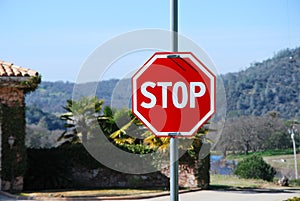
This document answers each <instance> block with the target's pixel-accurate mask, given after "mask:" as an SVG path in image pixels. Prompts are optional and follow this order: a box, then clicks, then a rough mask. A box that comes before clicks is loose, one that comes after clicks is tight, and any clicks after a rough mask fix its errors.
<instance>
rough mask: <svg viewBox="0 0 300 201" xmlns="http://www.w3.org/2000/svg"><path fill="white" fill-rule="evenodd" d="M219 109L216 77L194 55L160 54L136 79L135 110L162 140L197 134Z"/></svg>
mask: <svg viewBox="0 0 300 201" xmlns="http://www.w3.org/2000/svg"><path fill="white" fill-rule="evenodd" d="M215 107H216V77H215V75H214V74H213V73H212V72H211V71H210V70H209V69H208V68H207V67H206V66H205V65H204V64H203V63H202V62H201V61H200V60H199V59H197V58H196V57H195V56H194V55H193V54H192V53H190V52H173V53H172V52H157V53H155V54H154V55H153V56H152V57H151V58H150V59H149V60H148V61H147V62H146V63H145V64H144V65H143V66H142V67H141V68H140V69H139V70H138V71H137V72H136V73H135V74H134V75H133V77H132V111H133V113H134V115H135V116H136V117H138V118H139V119H140V120H141V121H142V122H143V123H144V124H145V125H146V126H147V127H148V128H149V129H150V130H151V131H152V132H153V133H154V134H155V135H156V136H158V137H165V136H169V135H170V134H171V133H176V134H178V135H180V136H190V135H193V134H194V133H195V132H197V130H198V129H199V128H200V127H201V126H202V125H203V124H204V123H205V122H206V121H208V120H209V119H210V117H211V116H212V115H213V114H214V113H215V111H216V109H215Z"/></svg>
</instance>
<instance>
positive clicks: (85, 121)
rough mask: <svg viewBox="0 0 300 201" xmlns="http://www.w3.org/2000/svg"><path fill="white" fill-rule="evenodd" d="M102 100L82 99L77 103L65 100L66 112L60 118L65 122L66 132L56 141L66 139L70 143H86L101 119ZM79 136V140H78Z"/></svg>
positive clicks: (94, 98) (93, 98)
mask: <svg viewBox="0 0 300 201" xmlns="http://www.w3.org/2000/svg"><path fill="white" fill-rule="evenodd" d="M103 102H104V101H103V100H99V99H98V98H97V97H96V96H95V97H83V98H81V99H79V100H77V101H74V100H67V105H66V106H65V107H64V109H65V110H66V111H67V112H66V113H64V114H62V115H61V116H60V118H61V119H62V120H64V121H65V124H64V126H65V128H66V131H65V132H63V133H62V135H61V136H60V137H59V138H58V140H62V139H67V140H69V141H70V142H72V143H80V142H82V143H86V142H87V139H88V135H89V134H90V133H91V131H92V130H93V129H94V128H95V126H98V122H97V119H98V118H100V117H101V110H102V105H103ZM80 136H81V140H80Z"/></svg>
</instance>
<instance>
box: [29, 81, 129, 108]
mask: <svg viewBox="0 0 300 201" xmlns="http://www.w3.org/2000/svg"><path fill="white" fill-rule="evenodd" d="M117 83H118V80H116V79H112V80H107V81H101V82H99V84H98V85H99V86H101V87H97V90H96V96H97V97H99V99H103V100H105V101H106V103H110V101H111V95H112V92H113V90H114V88H115V86H116V84H117ZM95 84H97V83H84V84H79V85H80V87H82V88H87V89H90V86H91V85H95ZM74 86H75V84H74V83H71V82H62V81H56V82H47V81H43V82H41V84H39V86H38V88H37V89H36V90H35V91H34V92H32V93H30V94H27V96H26V105H27V106H28V107H35V108H42V110H43V111H44V112H46V113H51V114H58V113H62V112H64V109H63V106H64V105H65V103H66V101H67V100H69V99H71V98H72V93H73V89H74ZM77 95H78V97H82V96H83V95H82V94H77ZM120 98H121V97H120ZM126 101H127V100H125V99H122V100H120V102H121V103H125V102H126Z"/></svg>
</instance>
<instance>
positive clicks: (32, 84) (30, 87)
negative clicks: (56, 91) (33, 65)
mask: <svg viewBox="0 0 300 201" xmlns="http://www.w3.org/2000/svg"><path fill="white" fill-rule="evenodd" d="M41 80H42V76H41V75H37V76H32V77H30V78H29V79H28V80H27V81H22V82H21V83H20V84H21V85H22V86H23V87H24V88H25V92H26V93H28V92H32V91H34V90H35V89H36V88H37V86H38V85H39V84H40V83H41Z"/></svg>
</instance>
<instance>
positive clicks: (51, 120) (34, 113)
mask: <svg viewBox="0 0 300 201" xmlns="http://www.w3.org/2000/svg"><path fill="white" fill-rule="evenodd" d="M26 123H27V124H35V125H38V124H41V123H43V124H44V125H43V126H44V128H46V129H48V130H50V131H51V130H63V129H64V122H63V121H61V119H60V118H59V117H58V116H56V115H54V114H51V113H47V112H44V111H43V110H41V109H40V108H37V107H34V106H33V107H26Z"/></svg>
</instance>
